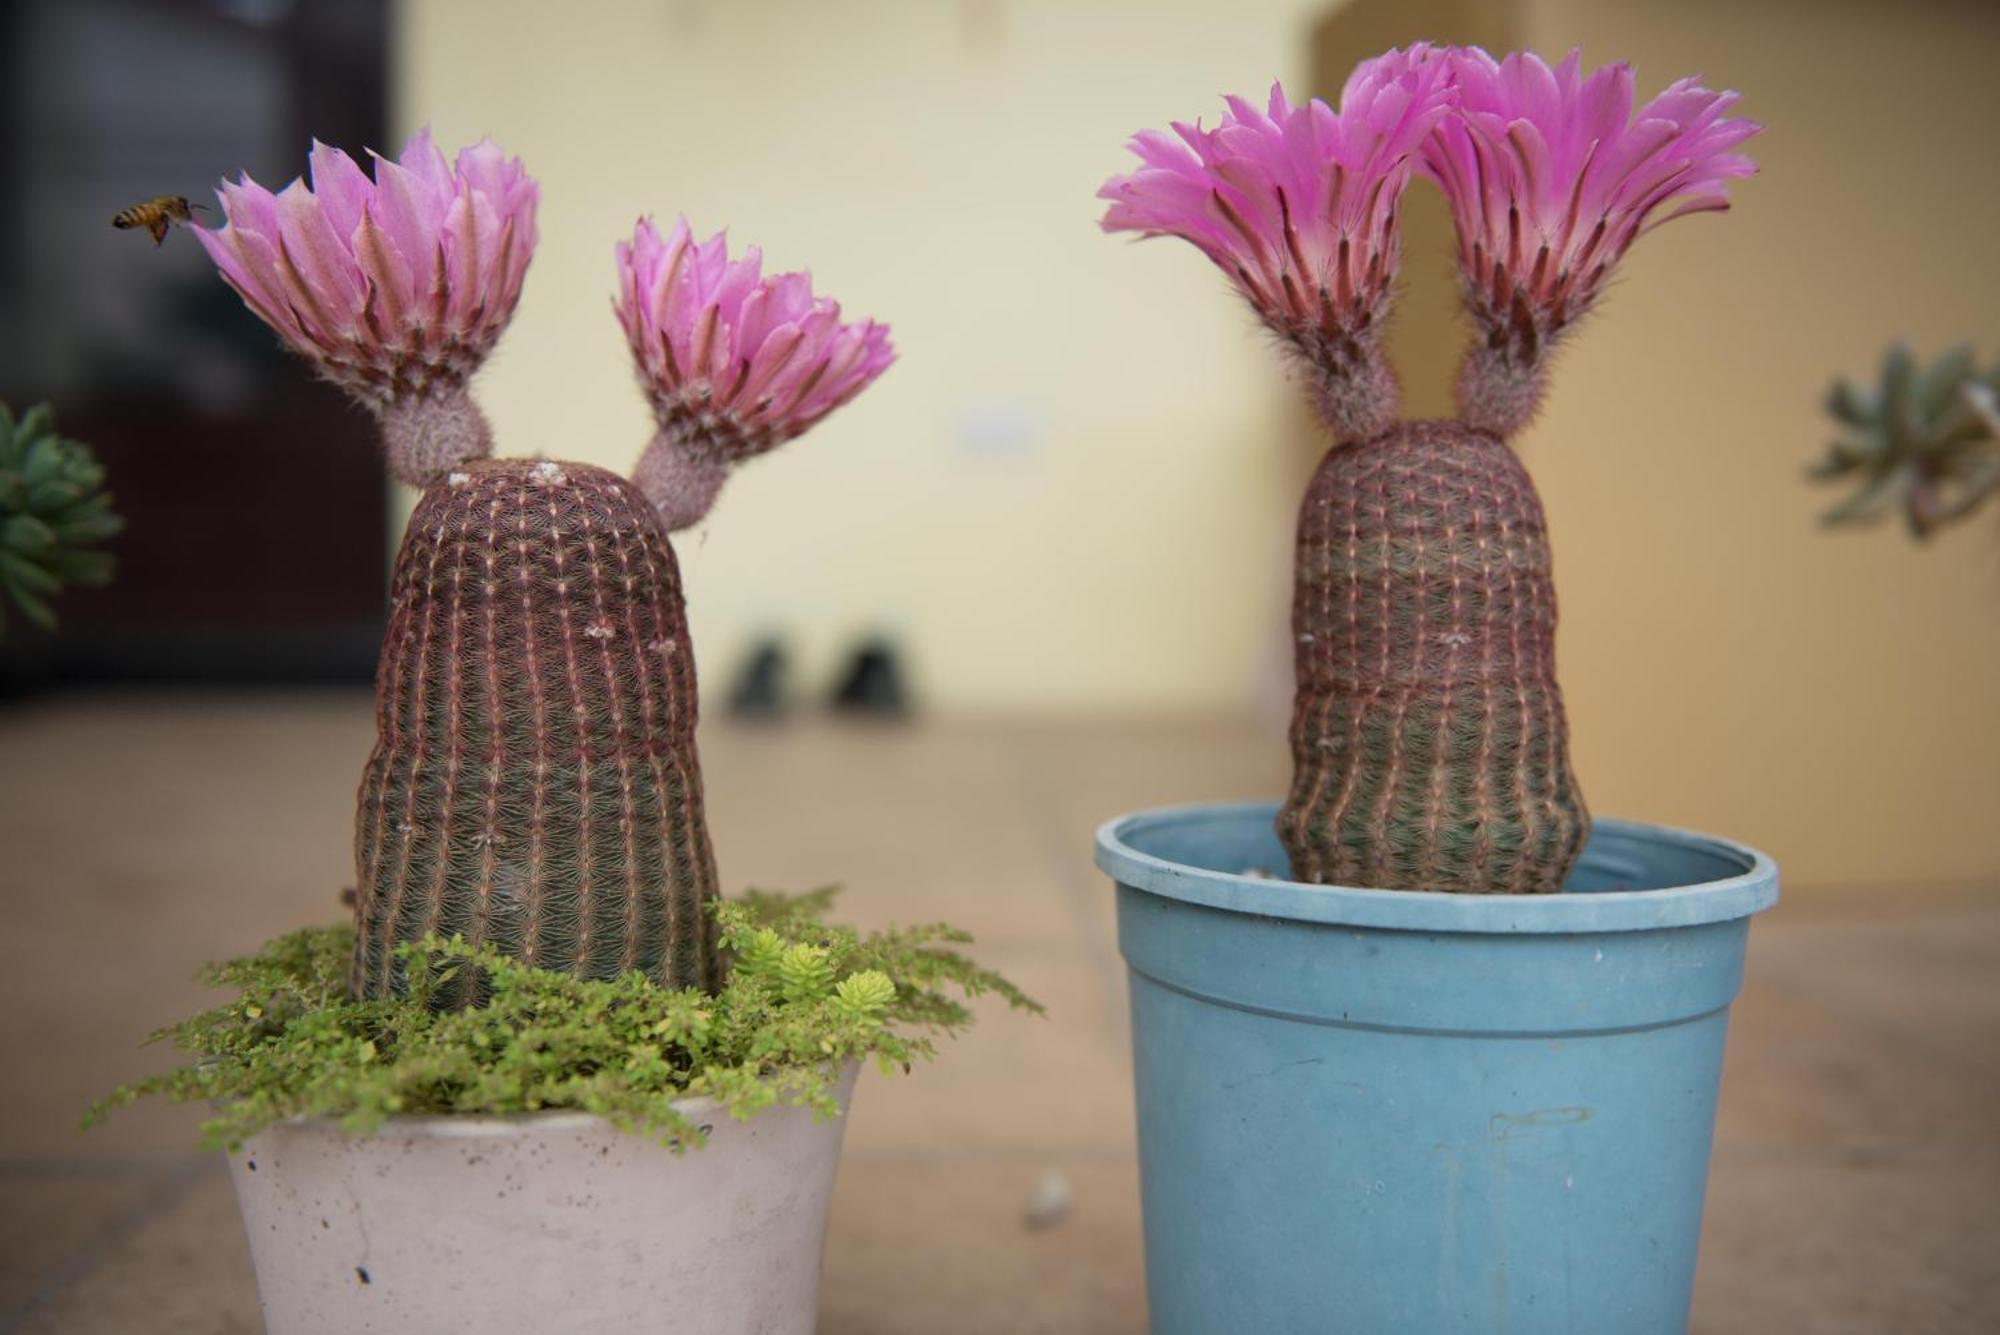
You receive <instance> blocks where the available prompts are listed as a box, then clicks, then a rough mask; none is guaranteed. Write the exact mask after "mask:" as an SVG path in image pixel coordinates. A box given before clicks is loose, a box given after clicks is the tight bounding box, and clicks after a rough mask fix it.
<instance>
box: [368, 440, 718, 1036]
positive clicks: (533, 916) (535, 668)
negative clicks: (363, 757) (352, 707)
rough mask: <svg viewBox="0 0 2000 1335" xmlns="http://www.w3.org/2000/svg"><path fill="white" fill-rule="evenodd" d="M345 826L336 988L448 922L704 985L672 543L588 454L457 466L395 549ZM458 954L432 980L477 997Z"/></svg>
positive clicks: (712, 972)
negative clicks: (348, 857)
mask: <svg viewBox="0 0 2000 1335" xmlns="http://www.w3.org/2000/svg"><path fill="white" fill-rule="evenodd" d="M391 599H392V605H391V608H390V614H389V627H388V633H387V635H386V636H385V638H384V641H383V646H382V660H381V666H380V670H379V675H378V677H377V680H376V708H377V741H376V746H375V750H374V754H373V755H372V756H370V758H369V761H368V767H367V770H366V772H365V773H364V775H363V777H362V782H361V793H360V800H359V804H358V809H357V813H356V821H355V845H356V863H357V875H358V885H357V893H356V902H355V922H356V928H357V932H356V937H355V953H354V970H353V976H352V979H351V986H352V988H353V991H354V994H355V995H356V996H357V997H382V996H389V995H392V994H397V993H400V992H401V991H403V990H404V986H405V984H404V980H402V979H401V978H400V977H399V967H400V965H399V960H398V958H397V955H396V953H395V947H396V945H397V944H398V943H400V942H407V941H414V940H418V939H421V938H423V937H424V936H426V935H429V934H433V933H435V934H441V935H444V936H451V935H453V934H459V935H462V936H463V937H464V938H465V940H466V941H467V942H469V943H470V944H472V945H474V946H491V947H493V948H494V949H496V950H498V951H499V952H501V953H502V954H504V955H507V956H509V957H511V958H514V959H517V960H519V961H520V962H521V963H523V964H524V965H528V966H530V967H535V968H544V969H553V970H556V971H559V972H565V973H570V974H575V975H577V976H580V977H584V978H597V979H605V978H615V977H618V976H619V975H621V974H624V973H627V972H629V971H633V970H637V971H639V972H641V973H643V974H645V975H646V977H647V978H649V979H651V980H652V981H653V982H655V983H658V984H661V985H663V986H667V987H700V988H705V989H713V988H714V987H715V986H717V985H718V984H719V983H720V981H721V974H722V968H721V960H720V956H719V953H718V947H717V944H716V937H715V922H714V919H713V917H712V915H711V914H710V913H709V911H708V905H709V901H710V900H711V899H712V898H713V897H714V895H715V892H716V872H715V856H714V854H713V852H712V851H711V849H710V845H709V837H708V827H707V824H706V822H705V820H704V818H703V812H702V790H701V769H700V763H699V760H698V759H697V756H696V753H695V737H694V734H695V706H696V701H695V673H694V655H693V653H692V651H691V649H690V647H689V643H688V633H687V621H686V615H685V610H684V607H683V604H682V598H681V584H680V573H679V570H678V567H677V565H676V563H675V560H674V552H673V548H672V547H671V546H670V545H669V544H668V541H667V536H666V533H665V532H664V531H663V530H662V529H661V527H660V523H659V520H658V518H657V516H656V515H655V514H654V511H653V509H652V507H651V506H650V505H648V504H647V503H646V500H645V497H644V496H642V495H641V494H640V492H639V489H638V488H637V487H636V486H634V485H633V484H632V483H630V482H628V481H626V480H624V479H622V478H620V477H618V476H616V475H615V474H612V473H609V472H606V471H605V470H603V469H601V468H593V467H591V466H589V465H587V464H576V463H560V464H559V463H553V462H549V461H546V460H542V461H534V460H525V459H505V460H476V461H471V462H467V463H465V464H463V465H461V466H460V467H458V468H457V469H455V470H453V471H451V472H449V473H448V474H447V475H446V476H445V477H443V478H442V479H440V480H439V481H437V482H436V483H434V484H433V485H432V486H431V487H430V488H429V490H427V491H426V492H425V493H424V495H423V498H422V499H421V500H420V501H419V502H418V504H417V508H416V511H415V513H414V514H413V515H412V516H411V517H410V525H409V530H408V532H407V534H406V535H405V536H404V539H403V546H402V551H401V553H400V554H399V555H398V557H397V561H396V571H395V575H394V578H393V581H392V584H391ZM480 987H481V983H480V982H479V981H478V977H477V975H476V971H473V970H467V971H466V972H465V973H464V975H463V976H462V977H461V979H460V980H459V982H458V985H457V987H456V988H455V989H454V990H453V991H452V992H451V993H450V994H449V995H448V998H447V999H448V1000H450V1001H452V1002H453V1003H455V1004H466V1003H469V1002H473V1001H475V1000H477V999H478V997H479V989H480Z"/></svg>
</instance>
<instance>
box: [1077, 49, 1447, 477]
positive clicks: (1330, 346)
mask: <svg viewBox="0 0 2000 1335" xmlns="http://www.w3.org/2000/svg"><path fill="white" fill-rule="evenodd" d="M1451 101H1452V91H1451V87H1450V80H1449V67H1448V65H1447V63H1446V62H1445V61H1444V60H1443V59H1442V58H1441V53H1438V52H1436V51H1433V50H1432V49H1431V48H1430V47H1428V46H1424V45H1421V44H1419V45H1415V46H1412V47H1410V48H1409V49H1408V50H1400V51H1390V52H1387V53H1386V54H1384V55H1381V56H1378V57H1376V58H1375V59H1373V60H1368V61H1364V62H1363V63H1362V64H1361V65H1359V66H1358V67H1356V69H1355V71H1354V73H1353V74H1352V75H1351V76H1350V77H1349V78H1348V80H1347V86H1346V87H1345V88H1344V89H1343V90H1342V91H1341V95H1340V109H1339V110H1338V111H1335V110H1333V109H1332V108H1331V107H1329V106H1327V105H1326V103H1324V102H1321V101H1319V100H1317V99H1314V100H1312V101H1310V102H1307V103H1305V104H1303V105H1300V106H1293V105H1292V104H1291V103H1290V102H1288V101H1287V100H1286V98H1285V93H1284V89H1283V88H1282V87H1279V86H1277V85H1273V86H1272V89H1271V95H1270V100H1269V103H1268V105H1267V107H1266V109H1265V110H1263V111H1259V110H1258V109H1257V108H1256V107H1254V106H1252V105H1251V104H1250V103H1248V102H1246V101H1245V100H1243V99H1242V98H1239V97H1230V98H1226V99H1225V102H1226V104H1227V107H1228V110H1227V111H1226V112H1225V113H1224V115H1223V118H1222V124H1221V125H1219V126H1217V127H1216V128H1215V129H1213V130H1204V129H1203V128H1201V126H1200V124H1199V123H1196V124H1194V125H1186V124H1182V123H1180V122H1175V123H1174V126H1173V131H1174V133H1173V134H1172V135H1168V134H1164V133H1161V132H1160V131H1157V130H1142V131H1140V132H1139V133H1138V134H1137V135H1135V136H1134V137H1133V139H1132V142H1131V150H1132V152H1133V153H1134V154H1136V155H1137V156H1138V157H1139V159H1140V161H1141V162H1142V163H1143V164H1144V165H1143V166H1141V167H1140V168H1139V170H1137V171H1135V172H1133V173H1131V174H1130V175H1128V176H1118V177H1114V178H1112V179H1111V180H1110V181H1107V182H1106V183H1105V184H1104V187H1103V188H1102V189H1101V190H1099V191H1098V192H1097V193H1098V196H1099V198H1102V199H1107V200H1109V201H1111V207H1110V208H1109V209H1107V210H1106V211H1105V214H1104V219H1103V224H1102V225H1103V227H1104V230H1105V231H1107V232H1120V231H1132V232H1139V233H1141V234H1143V235H1145V236H1148V237H1154V236H1177V237H1180V238H1181V239H1183V240H1185V241H1188V242H1191V243H1192V244H1193V245H1195V246H1196V247H1197V248H1199V249H1200V250H1201V252H1202V253H1203V254H1205V255H1207V256H1208V257H1209V259H1211V260H1213V261H1214V262H1215V264H1216V265H1217V267H1219V268H1220V269H1221V270H1222V271H1223V272H1224V273H1226V274H1228V275H1229V277H1230V280H1231V281H1232V282H1234V283H1235V284H1236V286H1237V288H1238V289H1239V290H1241V291H1242V293H1243V295H1244V296H1245V297H1247V298H1248V299H1249V301H1250V304H1251V306H1253V307H1254V308H1255V309H1256V311H1257V314H1258V315H1259V317H1261V318H1262V319H1263V321H1264V323H1265V324H1267V325H1269V326H1270V327H1271V329H1272V330H1274V331H1275V332H1277V333H1278V334H1280V335H1282V336H1283V337H1284V338H1285V339H1286V340H1287V341H1288V342H1289V343H1290V345H1291V346H1292V348H1293V349H1294V350H1295V351H1296V352H1297V353H1298V354H1299V355H1300V356H1301V357H1302V358H1303V359H1304V361H1305V362H1306V364H1307V365H1308V367H1310V368H1311V369H1312V371H1313V372H1314V373H1315V374H1316V376H1317V377H1318V379H1319V381H1320V402H1321V407H1322V409H1323V410H1324V411H1325V412H1326V414H1327V417H1328V420H1329V422H1330V424H1331V425H1332V426H1333V427H1334V430H1335V431H1336V433H1338V434H1339V435H1341V436H1343V437H1352V438H1362V437H1366V436H1370V435H1373V434H1375V433H1376V432H1378V431H1380V430H1382V429H1383V428H1385V427H1387V426H1388V425H1389V423H1390V422H1391V421H1393V420H1394V418H1395V415H1396V405H1397V390H1396V385H1395V379H1394V376H1393V373H1392V372H1391V371H1390V369H1389V367H1388V365H1387V363H1386V362H1385V361H1384V360H1383V359H1382V357H1381V356H1380V353H1379V351H1378V348H1377V343H1378V340H1379V337H1380V333H1381V328H1382V323H1383V318H1384V316H1385V315H1386V314H1387V311H1388V306H1389V301H1390V298H1391V296H1392V292H1393V285H1394V280H1395V277H1396V266H1397V259H1398V253H1397V252H1398V232H1397V227H1396V211H1397V206H1398V204H1399V203H1400V202H1401V199H1402V194H1403V189H1404V187H1405V186H1406V185H1407V184H1408V182H1409V178H1410V172H1411V170H1412V169H1413V167H1414V166H1415V165H1416V158H1417V154H1418V152H1419V150H1420V149H1421V147H1422V145H1423V143H1424V141H1425V139H1426V138H1428V137H1429V136H1430V134H1431V133H1432V132H1433V131H1434V130H1435V129H1436V127H1437V125H1438V124H1439V122H1440V121H1441V120H1442V119H1443V118H1444V117H1445V115H1446V114H1447V112H1448V111H1449V108H1450V105H1451Z"/></svg>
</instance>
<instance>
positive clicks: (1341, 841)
mask: <svg viewBox="0 0 2000 1335" xmlns="http://www.w3.org/2000/svg"><path fill="white" fill-rule="evenodd" d="M1555 627H1556V603H1555V590H1554V586H1553V585H1552V583H1551V582H1550V577H1549V544H1548V535H1547V532H1546V528H1545V526H1544V523H1543V518H1542V505H1541V500H1540V498H1539V497H1538V496H1537V495H1536V494H1535V488H1534V485H1533V483H1532V482H1530V481H1529V479H1528V474H1527V472H1526V470H1524V469H1523V468H1522V467H1521V464H1520V461H1519V460H1518V459H1517V458H1516V457H1515V455H1514V452H1513V451H1512V450H1511V449H1509V448H1508V447H1507V446H1506V445H1505V444H1504V443H1503V442H1502V441H1501V440H1500V439H1499V438H1498V437H1496V436H1494V435H1491V434H1489V433H1487V432H1483V431H1478V430H1474V429H1473V428H1470V427H1467V426H1464V425H1461V424H1460V423H1458V422H1412V423H1406V424H1403V425H1400V426H1397V427H1395V428H1392V429H1391V430H1389V431H1388V432H1386V433H1384V434H1382V435H1380V436H1377V437H1375V438H1374V439H1372V440H1369V441H1366V442H1364V443H1361V444H1357V445H1338V446H1336V447H1334V448H1333V449H1332V450H1331V451H1329V452H1328V453H1327V456H1326V459H1325V461H1324V462H1323V463H1322V464H1321V465H1320V467H1319V470H1318V472H1317V473H1315V474H1314V476H1313V480H1312V484H1311V486H1310V487H1309V488H1308V489H1307V492H1306V497H1305V503H1304V505H1303V506H1302V507H1301V509H1300V512H1299V533H1298V579H1297V586H1296V592H1295V596H1294V600H1293V604H1292V629H1293V633H1294V635H1295V637H1296V639H1297V643H1296V646H1295V648H1296V662H1297V669H1298V694H1297V697H1296V707H1295V712H1294V714H1293V718H1292V729H1291V741H1292V760H1293V766H1294V770H1293V774H1294V777H1293V784H1292V791H1291V795H1290V797H1289V798H1288V800H1287V801H1286V803H1285V806H1284V809H1283V811H1282V812H1281V813H1280V815H1279V817H1278V833H1279V836H1280V838H1281V839H1282V840H1283V842H1284V845H1285V849H1286V851H1287V852H1288V853H1289V854H1290V855H1291V859H1292V875H1293V878H1294V879H1296V880H1301V881H1311V882H1318V883H1322V884H1332V885H1356V886H1372V887H1378V888H1382V889H1394V890H1447V891H1459V892H1465V893H1473V894H1480V893H1517V894H1540V893H1549V892H1553V891H1556V890H1559V889H1561V888H1562V882H1563V878H1564V877H1565V876H1567V875H1568V873H1569V869H1570V865H1571V864H1572V863H1573V862H1574V861H1575V859H1576V855H1577V853H1578V852H1579V851H1580V850H1581V849H1582V847H1583V843H1584V839H1585V838H1586V837H1587V835H1588V834H1589V830H1590V817H1589V815H1588V813H1587V812H1586V810H1585V808H1584V803H1583V798H1582V795H1581V794H1580V793H1579V792H1578V790H1577V787H1576V783H1575V781H1574V779H1573V778H1572V776H1571V774H1570V767H1569V747H1568V729H1567V725H1566V723H1565V721H1564V717H1563V703H1562V691H1561V689H1560V688H1559V687H1558V686H1557V685H1556V678H1555Z"/></svg>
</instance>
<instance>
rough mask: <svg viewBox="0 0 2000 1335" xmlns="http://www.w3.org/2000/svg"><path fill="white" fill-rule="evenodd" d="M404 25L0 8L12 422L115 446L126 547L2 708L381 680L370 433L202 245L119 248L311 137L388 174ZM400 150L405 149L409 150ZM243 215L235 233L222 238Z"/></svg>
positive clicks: (129, 2)
mask: <svg viewBox="0 0 2000 1335" xmlns="http://www.w3.org/2000/svg"><path fill="white" fill-rule="evenodd" d="M388 19H389V15H388V6H387V0H205V2H198V0H151V2H150V3H142V2H140V0H0V52H3V53H4V55H0V182H4V183H5V184H4V190H5V193H6V196H7V206H6V207H5V208H4V209H0V398H4V399H5V400H6V401H7V402H9V403H10V404H12V405H13V406H14V408H15V410H16V411H17V412H19V411H22V410H25V409H26V408H27V407H28V406H30V405H32V404H34V403H38V402H41V401H44V400H47V401H49V402H50V403H52V404H53V405H54V406H55V412H56V422H57V425H58V426H59V428H60V429H61V431H62V433H63V434H64V435H66V436H70V437H74V438H76V439H78V440H81V441H84V442H85V443H87V444H89V445H91V446H92V447H93V448H94V449H95V450H96V451H97V454H98V457H99V458H100V459H101V460H102V461H103V463H104V464H105V467H106V469H107V470H108V473H109V478H110V480H109V486H110V488H111V490H112V491H113V492H114V493H115V495H116V497H117V507H118V509H119V511H120V512H121V513H122V514H123V515H124V516H125V517H126V521H127V528H126V531H125V532H124V533H123V534H121V535H120V536H119V537H118V538H116V539H115V540H114V541H113V543H112V547H111V549H112V550H113V551H114V552H115V553H116V555H117V557H118V566H119V568H118V575H117V578H116V579H115V581H114V582H113V583H112V584H111V585H110V586H109V587H107V588H104V589H95V590H72V591H70V592H67V593H65V594H64V595H63V596H62V598H61V599H60V601H59V602H58V604H57V609H56V610H57V614H58V615H59V616H60V618H61V626H60V631H59V633H58V634H55V635H49V634H45V633H39V632H38V631H37V630H36V628H34V627H32V626H27V625H24V624H23V623H22V620H21V619H20V618H15V619H14V620H13V621H12V623H11V624H10V627H9V631H8V634H7V636H6V638H5V639H4V640H0V689H13V690H20V689H24V688H26V687H29V686H33V685H37V684H44V683H51V682H58V681H106V680H153V681H237V682H242V681H258V680H291V681H298V680H366V679H367V677H368V675H369V674H370V672H371V670H372V665H373V662H374V658H375V652H376V647H377V642H378V640H379V637H380V633H381V621H382V598H383V578H384V570H385V567H386V564H387V559H388V551H387V543H388V536H387V523H388V519H387V514H386V504H387V501H386V482H385V474H384V472H383V468H382V464H381V460H380V457H379V454H378V451H377V449H376V446H375V443H374V439H373V431H372V427H371V424H370V422H369V420H368V418H367V416H366V415H365V414H364V413H362V412H361V411H360V410H358V409H356V408H354V407H353V406H351V405H350V404H349V403H348V402H347V400H346V399H345V398H344V397H343V396H342V395H341V394H340V393H338V392H337V391H335V390H334V389H332V388H331V387H329V386H327V385H325V384H322V383H320V382H318V381H316V380H314V379H313V377H312V376H311V375H310V374H309V373H308V372H307V370H306V369H305V368H304V366H303V365H302V364H301V363H299V362H298V361H296V360H295V359H293V358H292V357H290V356H288V355H287V354H285V353H284V352H283V351H282V350H281V349H280V347H279V346H278V342H277V338H276V336H275V335H274V334H272V333H271V332H270V331H269V330H268V329H266V328H265V327H264V326H263V325H262V324H260V323H259V322H258V321H257V320H256V319H255V318H253V317H252V316H251V315H250V314H249V313H248V312H247V311H245V310H244V309H243V308H242V305H241V303H240V302H239V301H238V300H237V298H236V296H235V294H234V293H233V292H231V291H230V290H229V289H228V288H227V287H226V286H224V284H223V283H222V282H221V280H220V279H219V278H217V276H216V274H215V270H214V267H213V266H212V265H211V264H210V263H209V261H208V258H207V256H206V255H204V254H203V253H202V251H201V248H200V247H199V245H197V244H196V242H195V240H194V238H192V237H190V236H187V235H185V234H183V233H178V232H176V233H173V234H170V235H169V236H168V237H167V238H166V243H165V244H164V245H163V246H160V247H158V248H157V249H156V248H155V247H154V245H153V243H152V241H151V240H150V239H149V238H148V237H147V236H146V235H145V234H144V233H143V232H134V231H114V230H113V229H112V227H111V226H110V220H111V217H112V215H113V214H114V213H116V212H118V210H120V209H121V208H123V207H125V206H127V205H129V204H133V203H136V202H138V201H140V200H143V199H149V198H152V197H154V196H157V195H161V194H184V195H186V196H188V197H189V198H190V199H194V200H197V201H199V202H203V203H206V204H208V205H210V206H211V208H212V207H213V204H214V200H213V197H212V190H213V186H214V184H215V182H216V181H217V179H218V178H220V177H221V176H223V175H225V174H229V175H234V174H235V173H236V172H238V171H247V172H248V173H250V175H252V176H253V177H255V178H256V179H257V180H258V181H260V182H262V183H263V184H265V185H267V186H270V187H271V188H273V189H276V188H278V187H280V186H282V185H283V184H284V183H285V182H287V181H289V180H290V179H291V178H292V177H294V176H296V175H298V174H299V173H300V171H301V170H302V169H303V168H304V165H305V155H306V148H307V144H308V140H309V138H311V137H313V136H317V137H318V138H320V139H322V140H324V141H326V142H328V143H332V144H336V145H338V146H340V147H342V148H345V149H347V150H348V151H349V152H350V153H352V154H353V155H354V156H355V157H356V158H357V159H360V158H362V154H363V150H364V149H367V148H383V147H385V145H384V142H383V140H384V134H385V130H386V126H385V124H384V122H385V104H386V97H385V87H386V78H387V72H388ZM386 147H388V148H393V147H394V146H393V145H387V146H386ZM218 217H219V215H217V214H216V213H214V212H211V213H210V214H209V215H208V217H207V221H208V222H209V223H210V224H214V223H215V222H216V221H218Z"/></svg>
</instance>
